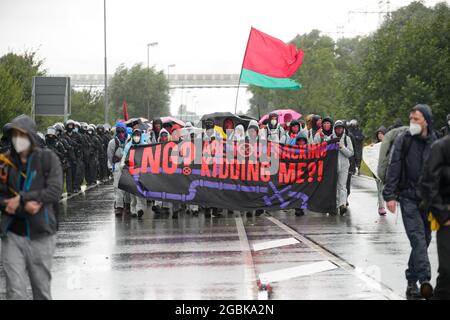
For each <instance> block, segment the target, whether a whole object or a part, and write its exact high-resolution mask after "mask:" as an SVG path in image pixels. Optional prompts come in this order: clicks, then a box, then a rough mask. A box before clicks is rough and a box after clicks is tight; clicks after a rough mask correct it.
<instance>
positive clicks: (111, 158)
mask: <svg viewBox="0 0 450 320" xmlns="http://www.w3.org/2000/svg"><path fill="white" fill-rule="evenodd" d="M119 128H122V129H124V130H125V134H126V136H125V140H124V141H120V139H119V137H118V136H117V133H118V132H117V131H118V129H119ZM127 137H128V136H127V127H126V125H125V124H124V123H122V122H117V124H116V131H115V134H114V138H112V139H111V141H109V143H108V168H110V169H112V171H113V172H114V171H116V170H118V169H119V168H118V166H116V164H118V163H120V161H121V160H122V156H123V151H124V148H125V144H126V141H127Z"/></svg>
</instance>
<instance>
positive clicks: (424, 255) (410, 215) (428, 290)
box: [383, 104, 436, 299]
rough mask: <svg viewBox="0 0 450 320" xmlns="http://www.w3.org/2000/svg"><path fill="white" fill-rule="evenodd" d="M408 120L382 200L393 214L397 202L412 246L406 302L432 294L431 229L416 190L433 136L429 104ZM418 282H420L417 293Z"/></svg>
mask: <svg viewBox="0 0 450 320" xmlns="http://www.w3.org/2000/svg"><path fill="white" fill-rule="evenodd" d="M409 119H410V125H409V130H407V131H405V132H404V133H402V134H400V135H399V136H398V137H397V138H396V139H395V142H394V146H393V149H392V151H391V155H390V163H389V166H388V169H387V174H386V183H385V186H384V190H383V198H384V200H385V201H386V205H387V208H388V210H389V211H390V212H392V213H395V212H396V206H397V201H398V202H400V208H401V212H402V218H403V224H404V226H405V231H406V234H407V236H408V239H409V242H410V245H411V254H410V257H409V262H408V268H407V269H406V272H405V276H406V280H407V282H408V284H407V288H406V296H407V298H408V299H416V298H421V297H424V298H428V297H430V296H431V295H432V292H433V288H432V286H431V284H430V279H431V267H430V261H429V259H428V252H427V250H428V246H429V245H430V242H431V230H430V224H429V223H428V213H426V212H423V211H421V210H419V202H420V199H419V197H418V190H417V187H418V182H419V177H420V176H421V174H422V173H423V171H424V167H425V163H426V161H427V158H428V156H429V154H430V148H431V145H432V144H433V142H434V141H435V140H436V135H435V134H434V131H433V116H432V112H431V109H430V107H429V106H428V105H425V104H418V105H416V106H415V107H413V108H412V109H411V111H410V114H409ZM417 282H419V283H420V291H419V288H418V286H417Z"/></svg>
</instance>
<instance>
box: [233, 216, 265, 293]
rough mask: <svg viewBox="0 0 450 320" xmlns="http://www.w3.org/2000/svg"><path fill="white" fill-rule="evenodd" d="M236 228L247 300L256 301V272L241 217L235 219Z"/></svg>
mask: <svg viewBox="0 0 450 320" xmlns="http://www.w3.org/2000/svg"><path fill="white" fill-rule="evenodd" d="M235 220H236V227H237V231H238V235H239V242H240V245H241V252H242V256H243V258H244V261H245V269H244V275H245V284H246V289H247V299H249V300H257V299H258V298H260V297H259V295H258V292H257V286H256V279H257V278H256V270H255V264H254V263H253V257H252V251H251V249H250V244H249V242H248V238H247V233H246V232H245V227H244V223H243V221H242V218H241V217H235Z"/></svg>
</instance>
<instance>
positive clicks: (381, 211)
mask: <svg viewBox="0 0 450 320" xmlns="http://www.w3.org/2000/svg"><path fill="white" fill-rule="evenodd" d="M378 214H379V215H380V216H385V215H386V209H385V208H378Z"/></svg>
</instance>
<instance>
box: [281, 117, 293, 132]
mask: <svg viewBox="0 0 450 320" xmlns="http://www.w3.org/2000/svg"><path fill="white" fill-rule="evenodd" d="M283 120H284V124H283V129H284V131H289V128H290V126H291V123H292V114H290V113H286V114H285V115H284V117H283Z"/></svg>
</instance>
